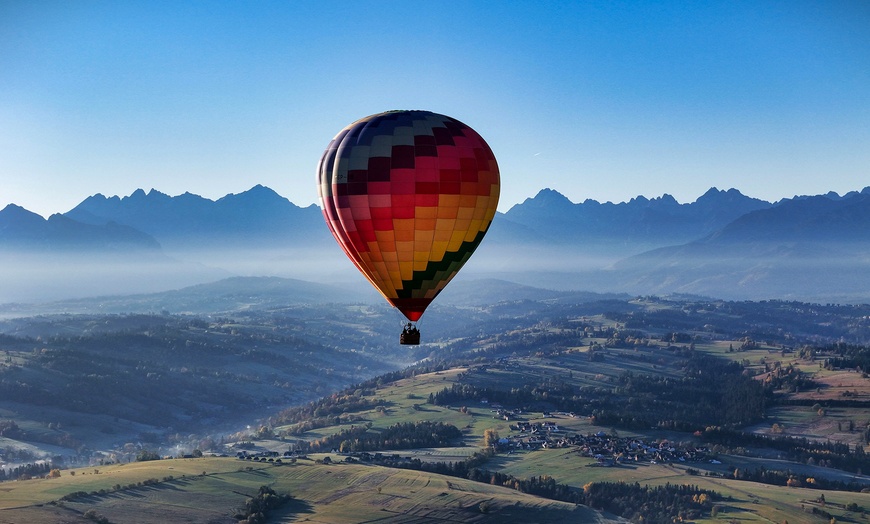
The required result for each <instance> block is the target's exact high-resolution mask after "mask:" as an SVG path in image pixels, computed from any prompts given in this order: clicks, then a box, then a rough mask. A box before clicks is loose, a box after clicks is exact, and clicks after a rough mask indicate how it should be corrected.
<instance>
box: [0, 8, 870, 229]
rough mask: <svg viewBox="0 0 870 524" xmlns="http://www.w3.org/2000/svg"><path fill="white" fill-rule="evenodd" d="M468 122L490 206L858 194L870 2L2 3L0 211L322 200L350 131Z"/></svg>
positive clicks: (869, 146)
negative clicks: (339, 136)
mask: <svg viewBox="0 0 870 524" xmlns="http://www.w3.org/2000/svg"><path fill="white" fill-rule="evenodd" d="M388 109H428V110H432V111H436V112H440V113H444V114H447V115H450V116H453V117H455V118H457V119H459V120H462V121H463V122H465V123H466V124H468V125H470V126H472V127H473V128H475V129H476V130H477V131H478V132H479V133H480V134H481V135H482V136H483V137H484V138H485V139H486V140H487V141H488V142H489V144H490V146H491V147H492V148H493V150H494V152H495V154H496V157H497V158H498V160H499V165H500V168H501V172H502V187H503V190H502V202H501V205H500V209H501V210H502V211H505V210H507V209H508V208H509V207H510V206H511V205H513V204H516V203H518V202H521V201H523V200H524V199H525V198H528V197H531V196H534V195H535V194H536V193H537V192H538V190H539V189H541V188H544V187H550V188H553V189H556V190H558V191H560V192H561V193H563V194H565V195H566V196H567V197H568V198H570V199H571V200H573V201H575V202H580V201H583V200H585V199H587V198H590V199H595V200H599V201H608V200H609V201H614V202H620V201H624V200H628V199H630V198H632V197H634V196H637V195H639V194H642V195H645V196H647V197H655V196H661V195H662V194H664V193H669V194H671V195H673V196H674V197H676V198H677V200H679V201H680V202H690V201H694V200H695V199H696V198H697V197H698V196H700V195H701V194H702V193H704V192H705V191H706V190H707V189H708V188H710V187H712V186H716V187H719V188H720V189H727V188H730V187H735V188H737V189H739V190H740V191H742V192H743V193H745V194H748V195H750V196H754V197H758V198H763V199H766V200H778V199H780V198H784V197H790V196H793V195H795V194H818V193H823V192H827V191H829V190H833V191H837V192H839V193H841V194H842V193H845V192H847V191H850V190H855V189H861V188H863V187H864V186H867V185H870V2H867V1H866V0H856V1H836V0H824V1H818V2H805V1H800V0H785V1H766V2H765V1H758V2H752V1H739V0H738V1H733V0H732V1H721V2H706V1H698V2H609V1H601V2H592V1H590V2H584V1H572V2H541V1H538V0H535V1H529V2H521V1H505V2H501V1H500V2H483V1H479V2H474V1H456V2H451V1H446V2H442V1H439V2H408V1H404V0H402V1H389V0H379V1H350V0H345V1H289V0H288V1H280V2H257V1H252V2H241V1H240V2H219V1H201V2H186V1H168V2H159V1H144V0H143V1H139V2H132V1H123V0H109V1H90V0H74V1H68V0H63V1H45V0H4V1H2V2H0V208H2V207H5V205H6V204H8V203H10V202H13V203H16V204H18V205H21V206H24V207H26V208H28V209H30V210H32V211H35V212H37V213H40V214H42V215H43V216H47V215H49V214H51V213H56V212H65V211H68V210H69V209H71V208H72V207H74V206H75V205H76V204H78V203H79V202H80V201H81V200H83V199H84V198H86V197H87V196H89V195H92V194H95V193H103V194H104V195H107V196H110V195H121V196H124V195H129V194H130V193H132V192H133V191H134V190H135V189H137V188H143V189H145V190H146V191H147V190H149V189H151V188H155V189H158V190H159V191H162V192H164V193H168V194H170V195H177V194H181V193H184V192H186V191H189V192H191V193H196V194H199V195H202V196H205V197H208V198H212V199H216V198H219V197H221V196H223V195H225V194H228V193H238V192H241V191H245V190H247V189H249V188H250V187H252V186H254V185H255V184H264V185H267V186H269V187H271V188H273V189H275V190H276V191H278V192H279V193H280V194H282V195H284V196H286V197H287V198H289V199H290V200H291V201H293V202H294V203H296V204H298V205H303V206H304V205H308V204H311V203H314V202H315V201H316V199H317V192H316V188H315V184H314V170H315V167H316V164H317V161H318V159H319V157H320V154H321V152H322V151H323V149H324V148H325V147H326V145H327V144H328V142H329V140H330V139H331V138H332V137H333V136H334V135H335V134H336V133H337V132H338V131H339V130H340V129H341V128H342V127H344V126H345V125H347V124H349V123H350V122H352V121H354V120H356V119H358V118H361V117H363V116H367V115H369V114H373V113H377V112H380V111H384V110H388Z"/></svg>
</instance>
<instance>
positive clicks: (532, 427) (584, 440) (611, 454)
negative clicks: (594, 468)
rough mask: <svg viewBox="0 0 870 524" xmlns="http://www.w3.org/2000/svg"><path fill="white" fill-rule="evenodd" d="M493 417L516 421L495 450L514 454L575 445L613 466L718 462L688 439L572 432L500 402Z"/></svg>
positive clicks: (571, 415) (558, 414)
mask: <svg viewBox="0 0 870 524" xmlns="http://www.w3.org/2000/svg"><path fill="white" fill-rule="evenodd" d="M492 408H493V410H492V412H493V413H495V415H494V417H495V418H499V419H502V420H516V423H515V424H511V425H510V426H509V427H510V430H511V434H510V435H508V436H507V437H502V438H499V439H498V441H497V444H496V446H495V447H496V450H497V451H499V452H506V453H513V452H514V451H518V450H526V451H533V450H537V449H559V448H570V447H576V448H577V453H578V454H579V455H581V456H583V457H589V458H593V459H595V460H596V465H599V466H614V465H617V464H620V463H629V462H632V463H639V462H647V463H650V464H669V463H673V462H695V463H698V462H710V463H713V464H718V463H719V461H718V460H715V459H713V458H711V455H712V454H711V452H710V450H709V449H708V448H706V447H703V446H697V445H694V444H692V443H686V442H671V441H670V440H668V439H659V440H656V441H654V442H653V441H647V440H644V439H642V438H638V437H620V436H618V435H617V434H615V433H613V434H610V433H607V432H605V431H598V432H596V433H589V434H587V435H580V434H578V433H572V432H571V431H569V430H567V429H565V428H563V427H560V426H559V424H558V423H557V422H554V421H552V420H544V421H541V422H529V421H524V420H518V418H519V416H520V415H521V414H522V412H520V411H518V410H507V409H504V408H503V407H502V406H500V405H498V404H493V405H492ZM542 416H543V417H544V418H554V417H568V418H572V419H576V418H578V415H576V414H574V413H564V412H556V413H550V412H546V411H545V412H543V413H542Z"/></svg>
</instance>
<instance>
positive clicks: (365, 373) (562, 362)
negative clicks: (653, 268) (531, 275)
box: [0, 279, 870, 522]
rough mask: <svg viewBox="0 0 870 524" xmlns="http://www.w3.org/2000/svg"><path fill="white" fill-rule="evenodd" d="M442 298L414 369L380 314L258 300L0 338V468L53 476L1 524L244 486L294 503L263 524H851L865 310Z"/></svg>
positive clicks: (53, 324)
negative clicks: (673, 522) (570, 521)
mask: <svg viewBox="0 0 870 524" xmlns="http://www.w3.org/2000/svg"><path fill="white" fill-rule="evenodd" d="M253 284H254V282H250V283H247V285H253ZM284 284H289V285H290V287H292V286H293V284H292V283H284ZM457 284H458V285H457V286H456V289H455V290H454V293H455V295H456V297H465V293H466V292H467V291H471V290H472V289H473V290H474V291H475V297H476V299H475V300H470V301H465V299H464V298H462V300H463V303H462V305H461V306H460V305H457V304H454V303H451V301H450V300H449V299H448V300H445V301H444V303H443V304H440V305H438V306H437V307H434V308H433V310H432V312H431V313H430V315H429V317H430V319H429V320H428V321H427V322H426V323H425V324H424V329H423V339H424V344H422V345H421V346H419V347H417V348H412V349H408V348H407V347H401V346H398V344H397V343H396V341H395V340H394V338H395V337H396V336H397V333H398V329H397V325H396V324H398V322H396V319H395V318H394V317H392V315H393V314H394V312H393V311H391V310H390V309H389V308H388V307H387V306H380V305H377V304H366V303H364V302H363V303H343V304H342V303H332V304H317V303H315V302H308V303H304V304H301V303H300V304H299V305H294V306H287V307H283V308H272V307H269V306H268V304H269V301H270V300H271V299H270V298H268V294H264V295H262V296H258V295H249V296H248V298H247V300H246V302H245V305H244V306H243V307H242V308H239V309H236V310H235V311H223V312H222V313H221V314H220V315H211V316H209V315H205V314H202V313H200V314H196V315H194V314H192V313H183V314H182V313H176V312H172V310H171V309H166V310H164V311H163V312H161V313H150V314H148V313H134V312H128V313H111V314H106V315H93V314H91V315H88V314H73V313H67V314H58V313H52V312H50V311H43V313H42V314H41V315H39V316H34V317H19V318H14V319H7V320H5V321H3V322H2V325H0V326H2V331H3V333H4V334H3V338H2V340H0V351H3V353H2V355H3V356H4V358H5V362H4V364H3V370H2V371H3V373H2V375H0V380H2V384H3V387H4V392H5V393H4V396H3V397H2V398H3V400H2V402H0V409H2V410H3V411H2V413H3V415H2V417H0V422H6V425H5V426H4V427H5V430H4V432H3V437H2V438H3V445H2V446H0V449H3V450H5V451H4V453H5V458H4V462H5V463H6V464H7V465H8V464H10V463H12V462H16V461H17V462H19V463H23V462H27V461H28V460H29V461H47V465H46V466H43V467H44V468H46V469H51V470H57V473H56V474H55V475H59V476H58V477H57V478H52V475H50V474H49V471H47V470H39V471H36V470H34V471H31V472H30V473H28V475H27V476H30V477H34V478H33V479H32V480H21V478H27V477H21V478H19V480H15V481H10V480H7V481H6V482H3V483H2V484H0V488H2V489H4V490H5V491H4V495H3V496H2V497H0V500H2V501H4V502H3V503H2V504H3V505H2V507H0V521H9V522H13V521H15V520H20V519H22V516H25V517H26V518H28V519H30V520H29V521H31V522H41V521H44V522H52V521H57V520H52V519H58V518H60V517H59V515H66V517H64V518H68V519H69V521H70V522H75V521H76V519H77V518H79V519H85V520H86V519H87V517H84V515H85V513H86V512H88V511H89V510H93V512H92V513H91V516H93V515H102V516H104V518H106V519H107V521H108V522H126V521H128V520H127V517H124V515H125V514H127V513H125V512H127V511H136V510H135V508H137V507H138V506H137V505H136V502H135V501H136V500H140V497H142V496H143V495H144V496H145V499H142V500H148V501H149V502H148V503H149V508H151V509H150V510H148V511H144V510H143V515H148V514H150V513H149V512H153V515H154V516H153V518H152V517H146V516H143V517H142V518H143V519H145V520H141V521H142V522H159V521H160V519H161V518H165V513H162V512H164V511H169V510H170V508H172V509H173V510H174V511H182V512H184V514H186V515H188V517H189V518H191V519H193V520H194V521H206V520H208V521H210V522H211V521H214V522H222V521H226V522H234V521H235V520H232V519H233V517H232V515H233V511H235V509H234V508H236V509H237V508H238V507H239V505H240V504H244V501H245V500H246V497H243V496H242V495H238V499H233V498H232V497H230V498H229V499H227V500H225V501H221V502H220V504H215V503H211V502H208V501H209V500H210V498H209V497H213V496H214V493H215V490H218V489H222V490H227V491H231V492H234V493H244V494H247V495H250V494H251V493H254V494H256V489H257V487H258V486H259V485H263V486H269V487H270V488H271V489H274V490H275V491H276V492H277V493H286V494H289V495H291V496H292V497H293V499H292V502H290V503H288V504H287V505H286V506H285V507H283V509H281V510H278V513H275V514H274V515H275V516H274V517H270V518H273V519H275V520H270V522H271V521H276V522H277V521H284V520H282V519H285V520H287V519H290V520H292V519H296V520H300V521H301V520H305V519H308V520H309V521H311V522H318V521H319V522H363V521H367V520H375V519H379V518H381V519H382V518H387V519H388V521H389V519H395V521H397V522H399V521H403V522H404V521H425V520H426V519H427V518H429V517H432V518H435V517H437V518H441V519H444V520H464V521H471V522H474V521H480V522H485V521H489V520H492V521H499V522H520V521H525V520H527V519H528V518H529V515H535V520H536V521H539V522H559V521H560V519H565V518H568V517H566V515H572V517H571V518H573V516H574V515H575V513H572V512H580V513H576V515H581V514H582V515H585V516H583V517H582V518H581V517H578V518H581V520H583V521H594V520H593V519H597V520H598V521H600V522H610V521H613V522H616V521H619V520H620V519H628V520H632V521H637V522H640V520H638V519H639V517H640V516H641V515H644V516H645V518H646V520H643V521H644V522H659V521H662V522H664V521H669V520H659V519H670V518H674V517H676V516H682V517H683V518H684V519H690V520H693V521H695V522H707V521H709V522H714V521H721V520H723V519H724V520H725V521H738V522H770V521H774V522H780V521H783V520H789V521H790V522H828V521H830V519H831V518H835V519H837V521H839V522H850V521H852V522H862V521H865V520H866V518H867V517H866V515H865V513H864V512H865V510H867V508H870V494H868V493H864V491H865V490H866V488H870V478H868V477H867V476H866V475H865V474H864V472H866V471H870V460H868V459H866V458H865V455H864V454H863V450H864V446H865V445H866V444H867V441H868V438H870V425H868V424H870V417H868V415H867V413H868V409H867V408H868V402H870V379H867V374H866V373H867V371H868V368H867V365H868V360H867V358H868V357H867V355H868V349H867V340H868V338H870V332H868V330H870V325H868V322H867V320H866V319H867V318H870V311H868V310H867V309H868V307H867V306H858V305H834V304H828V305H822V304H809V303H798V302H777V301H768V302H728V301H714V300H709V299H706V300H701V299H697V298H691V297H670V298H662V297H649V296H648V297H618V296H614V295H595V294H571V293H557V292H552V291H547V290H534V289H533V288H521V287H516V286H515V285H510V284H507V283H503V282H497V281H481V282H468V283H461V282H457ZM232 285H241V286H242V287H244V286H245V285H246V283H245V280H244V279H241V280H237V281H234V282H232V283H229V282H222V283H220V284H219V285H218V286H217V287H216V289H221V290H222V292H223V293H224V295H223V296H230V295H231V294H228V293H227V290H228V287H231V286H232ZM271 285H276V284H275V283H274V282H273V283H272V284H271ZM207 289H208V288H197V293H205V294H206V295H207V294H208V291H207ZM519 294H522V295H525V298H523V299H521V300H514V299H512V298H511V297H512V296H516V295H519ZM183 295H184V293H180V294H178V295H176V298H178V297H181V296H183ZM445 297H447V298H449V296H448V295H445ZM134 300H135V303H139V304H143V303H145V304H147V303H151V302H150V301H152V300H156V297H152V298H149V299H148V300H143V298H142V297H136V298H135V299H134ZM165 304H166V306H167V308H171V307H172V306H171V303H165ZM116 305H118V306H119V307H122V306H121V304H116ZM129 305H130V306H133V303H132V302H131V303H130V304H129ZM261 306H262V309H261ZM228 309H232V308H228ZM337 312H340V314H338V316H337ZM76 362H82V363H81V364H77V363H76ZM85 362H90V363H91V364H90V366H85V364H84V363H85ZM154 374H157V375H158V377H155V375H154ZM149 375H150V376H149ZM155 381H156V384H155ZM60 384H68V386H67V387H66V388H58V385H60ZM155 385H159V386H160V388H155ZM141 388H145V389H141ZM149 388H150V389H149ZM144 391H147V393H144ZM11 394H17V395H18V396H17V397H12V396H10V395H11ZM146 398H147V399H149V400H147V401H146V400H145V399H146ZM106 401H108V402H106ZM83 406H90V407H83ZM10 422H14V424H15V426H16V427H17V429H16V428H13V427H12V425H11V424H10ZM246 428H247V429H246ZM16 431H17V433H16ZM438 435H441V436H438ZM64 439H67V440H66V441H65V440H64ZM221 455H226V456H223V457H222V456H221ZM10 458H11V459H12V460H10ZM150 458H160V460H148V459H150ZM22 459H25V460H22ZM55 460H56V461H57V462H56V463H55V462H53V461H55ZM154 468H157V469H154ZM167 468H174V469H173V471H174V473H172V472H170V471H169V469H167ZM175 469H177V470H179V471H175ZM95 470H99V471H100V473H99V474H97V475H94V474H92V472H94V471H95ZM158 470H159V471H158ZM180 471H184V472H185V473H183V475H186V477H182V478H181V479H179V478H178V474H177V473H179V472H180ZM74 472H75V473H74ZM110 473H111V474H110ZM203 473H205V475H202V474H203ZM43 476H44V477H46V478H37V477H43ZM170 476H171V477H172V478H171V479H169V480H160V479H164V478H165V477H170ZM188 477H193V478H188ZM314 478H316V479H317V480H316V481H314V480H312V479H314ZM120 479H123V482H121V480H120ZM149 479H158V480H159V482H158V483H157V484H153V485H151V484H147V485H143V486H139V484H138V483H139V482H145V481H148V480H149ZM260 481H262V482H260ZM258 482H260V483H259V484H257V483H258ZM620 483H625V484H620ZM131 484H132V485H133V487H129V486H130V485H131ZM254 484H257V485H254ZM218 485H220V486H223V487H222V488H218V487H216V486H218ZM19 486H30V487H28V488H27V489H26V490H24V491H21V490H22V489H24V488H23V487H19ZM125 486H127V487H125ZM315 486H316V488H315ZM400 486H404V487H400ZM620 486H627V488H620ZM633 486H636V487H633ZM669 486H689V487H688V488H681V489H687V490H689V491H687V492H686V493H687V495H686V498H684V499H681V498H679V497H678V496H677V493H676V492H675V493H674V496H675V497H677V498H673V499H671V498H670V495H668V496H665V495H664V493H665V492H664V491H661V492H660V491H655V493H657V494H656V495H654V499H652V500H657V501H661V500H665V501H671V502H668V503H667V504H664V505H663V506H661V507H659V506H655V507H654V506H644V507H643V508H641V507H639V506H636V507H633V506H632V505H631V504H630V503H629V501H630V500H643V497H645V496H647V494H649V495H650V496H653V495H652V493H654V492H653V491H650V490H668V489H673V488H672V487H669ZM119 487H120V488H121V489H118V488H119ZM629 488H630V489H632V490H636V491H634V492H632V494H631V495H628V494H626V495H625V496H619V495H616V491H614V490H617V489H629ZM412 491H413V492H415V493H411V492H412ZM25 493H28V495H25ZM72 493H80V494H79V495H77V496H70V497H67V499H63V498H64V497H65V496H67V495H70V494H72ZM399 493H401V496H397V495H399ZM31 494H38V495H31ZM702 495H703V497H702ZM178 496H182V497H183V498H184V500H185V501H186V502H185V504H183V505H182V506H183V507H181V508H179V506H178V505H177V502H173V501H175V500H177V499H176V498H173V497H178ZM234 496H235V495H234ZM27 497H31V498H30V499H28V498H27ZM626 497H627V498H626ZM62 499H63V500H62ZM339 500H341V501H342V502H343V503H342V504H332V503H331V502H336V501H339ZM680 501H682V502H680ZM566 504H567V505H566ZM575 504H580V505H579V506H577V505H575ZM351 507H352V508H353V511H350V510H349V509H348V508H351ZM161 508H162V509H161ZM197 508H198V509H197ZM206 508H207V509H206ZM203 511H205V512H206V513H202V512H203ZM187 512H189V513H187ZM282 512H283V513H282ZM342 512H344V513H342ZM530 512H531V513H530ZM565 512H568V513H565ZM583 512H586V513H583ZM384 513H387V515H385V514H384ZM206 514H208V515H209V516H208V517H205V515H206ZM197 515H198V516H197ZM279 515H284V516H283V517H281V516H279ZM4 519H6V520H4ZM40 519H43V520H40ZM148 519H152V520H148ZM221 519H224V520H221ZM85 520H82V521H85ZM92 520H93V519H92Z"/></svg>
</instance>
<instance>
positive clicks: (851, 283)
mask: <svg viewBox="0 0 870 524" xmlns="http://www.w3.org/2000/svg"><path fill="white" fill-rule="evenodd" d="M0 270H2V274H3V276H4V283H3V286H2V287H0V303H3V302H44V301H49V300H60V299H65V298H71V297H88V296H98V295H119V294H129V293H147V292H153V291H165V290H170V289H177V288H181V287H185V286H189V285H194V284H201V283H206V282H213V281H216V280H220V279H224V278H228V277H232V276H254V277H261V276H268V277H281V278H291V279H298V280H305V281H310V282H318V283H325V284H331V285H339V286H346V287H347V289H349V290H350V289H353V290H355V292H356V291H361V292H362V293H363V295H362V296H368V297H371V298H373V299H375V300H380V298H379V296H378V294H377V292H375V291H374V290H373V289H370V288H369V286H368V285H367V283H366V282H365V279H364V278H363V277H362V276H361V275H359V274H358V272H357V271H356V269H355V268H354V267H353V265H352V264H351V263H350V261H349V260H348V259H347V258H346V257H345V255H344V254H343V253H342V252H341V250H340V249H339V247H338V246H337V245H336V243H335V241H334V239H333V238H332V237H331V235H330V234H329V232H328V230H327V227H326V225H325V224H324V222H323V218H322V213H321V211H320V209H319V208H318V207H316V206H308V207H299V206H296V205H295V204H293V203H291V202H290V201H289V200H288V199H286V198H284V197H282V196H280V195H279V194H277V193H276V192H275V191H273V190H272V189H270V188H268V187H265V186H261V185H257V186H254V187H253V188H251V189H250V190H248V191H245V192H243V193H239V194H234V195H227V196H226V197H224V198H221V199H218V200H210V199H207V198H203V197H200V196H197V195H192V194H184V195H180V196H175V197H171V196H169V195H166V194H164V193H161V192H159V191H156V190H151V191H149V192H148V193H146V192H144V191H136V192H134V193H133V194H132V195H130V196H127V197H123V198H121V197H105V196H103V195H94V196H92V197H89V198H87V199H85V200H84V201H83V202H81V203H80V204H79V205H78V206H76V207H75V208H74V209H72V210H71V211H70V212H68V213H66V214H64V215H52V216H51V217H49V219H44V218H42V217H41V216H39V215H37V214H34V213H32V212H30V211H28V210H26V209H23V208H21V207H18V206H12V205H10V206H7V207H6V208H5V209H3V210H0ZM491 278H498V279H502V280H506V281H510V282H514V283H517V284H523V285H527V286H535V287H539V288H547V289H552V290H557V291H567V290H575V291H595V292H601V293H629V294H668V293H689V294H695V295H706V296H711V297H717V298H727V299H754V300H758V299H770V298H777V299H798V300H810V301H824V302H868V301H870V291H868V290H870V188H865V189H863V190H862V191H860V192H859V191H853V192H850V193H848V194H845V195H838V194H835V193H826V194H824V195H817V196H812V197H801V198H795V199H787V200H782V201H779V202H766V201H763V200H759V199H755V198H751V197H747V196H745V195H743V194H742V193H741V192H740V191H738V190H736V189H728V190H720V189H717V188H711V189H709V190H708V191H707V192H705V193H704V194H703V195H702V196H701V197H699V198H698V199H697V200H695V201H694V202H691V203H688V204H680V203H678V202H677V201H676V200H675V199H674V198H672V197H670V196H669V195H664V196H662V197H656V198H652V199H649V198H646V197H642V196H638V197H636V198H634V199H632V200H631V201H629V202H624V203H620V204H613V203H599V202H596V201H592V200H587V201H585V202H582V203H574V202H571V201H570V200H569V199H568V198H566V197H565V196H563V195H561V194H560V193H558V192H557V191H554V190H552V189H544V190H541V191H540V192H539V193H538V194H537V195H536V196H534V197H533V198H529V199H526V200H525V201H524V202H522V203H521V204H517V205H515V206H513V207H512V208H511V209H510V210H508V211H507V212H506V213H503V214H502V213H500V214H498V215H497V216H496V218H495V220H494V221H493V223H492V226H491V227H490V231H489V232H488V234H487V237H486V238H485V239H484V241H483V243H482V244H481V245H480V247H479V249H478V250H477V252H476V253H475V255H474V256H473V257H472V258H471V260H470V261H469V263H468V264H467V265H466V266H465V268H463V270H462V271H461V272H460V274H459V276H458V277H457V281H465V282H469V281H471V280H474V279H491ZM449 289H450V287H449V286H448V290H449ZM445 293H446V294H447V296H449V293H447V292H445Z"/></svg>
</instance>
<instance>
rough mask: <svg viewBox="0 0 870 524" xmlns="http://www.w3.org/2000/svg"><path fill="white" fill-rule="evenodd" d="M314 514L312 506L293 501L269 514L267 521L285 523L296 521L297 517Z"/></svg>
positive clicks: (296, 500) (302, 501)
mask: <svg viewBox="0 0 870 524" xmlns="http://www.w3.org/2000/svg"><path fill="white" fill-rule="evenodd" d="M306 513H308V514H311V513H314V506H312V505H311V504H309V503H308V502H306V501H304V500H299V499H293V500H291V501H289V502H287V503H286V504H284V505H283V506H281V507H280V508H277V509H275V510H273V511H272V512H270V513H269V520H270V521H273V522H287V521H290V520H296V519H295V518H294V517H296V516H297V515H304V514H306Z"/></svg>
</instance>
